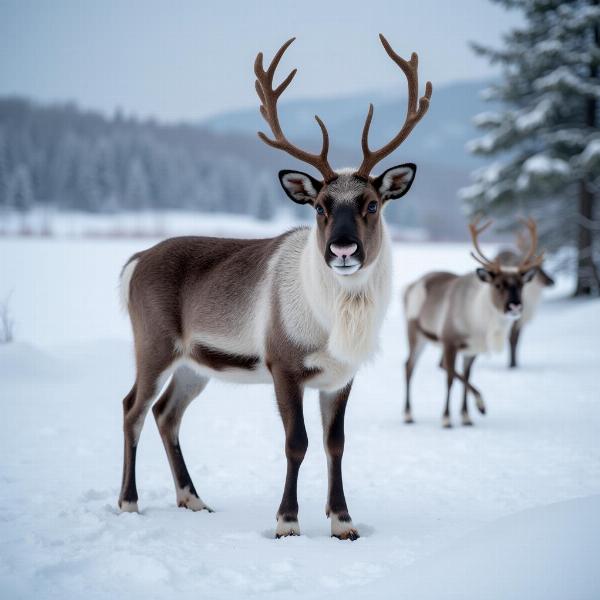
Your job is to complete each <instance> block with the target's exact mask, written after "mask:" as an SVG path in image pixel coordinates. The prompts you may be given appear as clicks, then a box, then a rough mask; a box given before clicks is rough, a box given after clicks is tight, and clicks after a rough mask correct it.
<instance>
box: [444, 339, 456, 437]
mask: <svg viewBox="0 0 600 600" xmlns="http://www.w3.org/2000/svg"><path fill="white" fill-rule="evenodd" d="M455 363H456V348H455V347H454V345H453V344H451V343H448V342H445V343H444V367H445V368H446V384H447V391H446V406H445V408H444V414H443V415H442V426H443V427H452V423H451V422H450V392H451V391H452V384H453V383H454V377H456V375H457V373H456V371H455V369H454V367H455Z"/></svg>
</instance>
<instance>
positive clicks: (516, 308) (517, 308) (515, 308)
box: [508, 302, 523, 313]
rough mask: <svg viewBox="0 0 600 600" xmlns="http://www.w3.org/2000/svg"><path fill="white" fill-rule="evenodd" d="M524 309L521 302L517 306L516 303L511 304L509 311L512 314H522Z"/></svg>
mask: <svg viewBox="0 0 600 600" xmlns="http://www.w3.org/2000/svg"><path fill="white" fill-rule="evenodd" d="M522 308H523V305H522V304H521V303H520V302H519V303H518V304H515V303H514V302H511V303H510V304H509V305H508V310H509V311H510V312H513V313H519V312H521V309H522Z"/></svg>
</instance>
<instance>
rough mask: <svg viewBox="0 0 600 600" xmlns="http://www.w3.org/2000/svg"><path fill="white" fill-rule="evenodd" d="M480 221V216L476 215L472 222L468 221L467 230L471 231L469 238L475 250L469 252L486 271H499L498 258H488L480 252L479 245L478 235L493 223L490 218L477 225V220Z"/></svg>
mask: <svg viewBox="0 0 600 600" xmlns="http://www.w3.org/2000/svg"><path fill="white" fill-rule="evenodd" d="M480 221H481V218H480V217H477V218H476V219H475V220H474V221H473V222H472V223H469V231H470V232H471V240H472V241H473V247H474V248H475V252H477V254H475V252H471V256H472V257H473V258H474V259H475V260H476V261H477V262H479V263H481V264H482V265H483V266H484V267H485V268H486V269H487V270H488V271H492V272H493V273H499V272H500V263H499V262H498V260H490V259H489V258H487V256H486V255H485V254H484V253H483V252H482V250H481V247H480V246H479V240H478V238H479V236H480V235H481V234H482V233H483V232H484V231H485V230H486V229H487V228H488V227H489V226H490V225H491V224H492V223H493V221H492V220H489V221H488V222H487V223H484V224H483V225H481V226H479V222H480Z"/></svg>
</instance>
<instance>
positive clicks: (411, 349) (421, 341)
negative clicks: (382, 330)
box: [404, 319, 426, 423]
mask: <svg viewBox="0 0 600 600" xmlns="http://www.w3.org/2000/svg"><path fill="white" fill-rule="evenodd" d="M407 334H408V358H407V360H406V363H405V376H406V397H405V401H404V422H405V423H414V420H413V416H412V409H411V405H410V381H411V379H412V375H413V372H414V369H415V366H416V364H417V361H418V360H419V356H420V355H421V352H423V348H424V347H425V343H426V340H425V338H424V336H423V335H422V334H421V333H419V328H418V325H417V320H416V319H410V320H409V321H408V323H407Z"/></svg>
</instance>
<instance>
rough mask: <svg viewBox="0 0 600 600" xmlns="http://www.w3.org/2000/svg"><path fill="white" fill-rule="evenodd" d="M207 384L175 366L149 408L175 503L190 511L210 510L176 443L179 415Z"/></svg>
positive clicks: (179, 421) (192, 373)
mask: <svg viewBox="0 0 600 600" xmlns="http://www.w3.org/2000/svg"><path fill="white" fill-rule="evenodd" d="M207 383H208V378H207V377H202V376H200V375H197V374H196V373H195V372H194V371H193V370H192V369H190V368H189V367H187V366H182V367H179V369H178V370H177V371H176V372H175V373H174V374H173V379H172V380H171V383H170V384H169V386H168V387H167V389H166V390H165V392H164V393H163V395H162V396H161V397H160V398H159V400H158V402H157V403H156V404H155V405H154V406H153V407H152V412H153V414H154V419H155V420H156V425H157V426H158V431H159V432H160V437H161V439H162V441H163V445H164V447H165V452H166V453H167V459H168V461H169V466H170V467H171V473H172V475H173V482H174V484H175V493H176V498H177V505H178V506H181V507H184V508H189V509H190V510H193V511H199V510H208V511H209V512H212V509H210V508H209V507H208V506H207V505H206V504H205V503H204V502H203V501H202V499H201V498H200V496H199V495H198V493H197V492H196V488H195V487H194V483H193V482H192V478H191V477H190V474H189V472H188V469H187V466H186V464H185V460H184V458H183V454H182V452H181V446H180V444H179V428H180V426H181V419H182V418H183V414H184V412H185V410H186V409H187V407H188V406H189V405H190V404H191V402H192V401H193V400H194V399H195V398H196V397H197V396H198V395H199V394H200V393H201V392H202V390H203V389H204V388H205V387H206V384H207Z"/></svg>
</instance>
